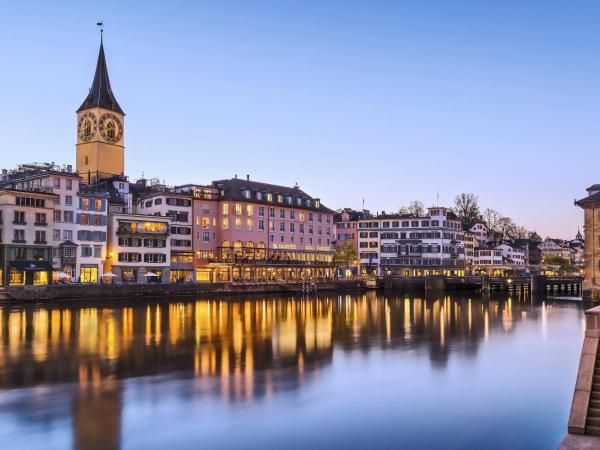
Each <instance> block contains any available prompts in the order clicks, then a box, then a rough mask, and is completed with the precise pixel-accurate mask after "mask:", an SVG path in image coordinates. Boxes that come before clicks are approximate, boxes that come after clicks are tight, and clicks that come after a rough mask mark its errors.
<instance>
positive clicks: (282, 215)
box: [279, 209, 285, 219]
mask: <svg viewBox="0 0 600 450" xmlns="http://www.w3.org/2000/svg"><path fill="white" fill-rule="evenodd" d="M279 218H280V219H285V209H280V210H279Z"/></svg>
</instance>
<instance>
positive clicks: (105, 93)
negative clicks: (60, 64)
mask: <svg viewBox="0 0 600 450" xmlns="http://www.w3.org/2000/svg"><path fill="white" fill-rule="evenodd" d="M96 25H98V26H99V27H100V50H99V52H98V62H97V63H96V72H95V73H94V80H93V81H92V87H91V88H90V92H89V93H88V95H87V96H86V98H85V100H84V101H83V103H82V104H81V106H80V107H79V109H78V110H77V112H80V111H82V110H84V109H90V108H104V109H108V110H110V111H114V112H118V113H120V114H123V115H124V114H125V113H124V112H123V110H122V109H121V107H120V106H119V103H118V102H117V99H116V98H115V95H114V94H113V91H112V89H111V87H110V79H109V78H108V67H107V65H106V56H105V55H104V39H103V35H104V29H103V22H102V21H100V22H98V23H97V24H96Z"/></svg>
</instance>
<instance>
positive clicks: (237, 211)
mask: <svg viewBox="0 0 600 450" xmlns="http://www.w3.org/2000/svg"><path fill="white" fill-rule="evenodd" d="M235 214H236V215H237V216H239V215H241V214H242V204H241V203H236V204H235Z"/></svg>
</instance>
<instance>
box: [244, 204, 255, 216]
mask: <svg viewBox="0 0 600 450" xmlns="http://www.w3.org/2000/svg"><path fill="white" fill-rule="evenodd" d="M252 214H254V206H252V205H246V215H248V216H251V215H252Z"/></svg>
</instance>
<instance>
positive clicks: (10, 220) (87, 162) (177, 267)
mask: <svg viewBox="0 0 600 450" xmlns="http://www.w3.org/2000/svg"><path fill="white" fill-rule="evenodd" d="M124 119H125V113H124V112H123V110H122V109H121V106H120V105H119V103H118V102H117V100H116V98H115V96H114V93H113V91H112V88H111V85H110V80H109V77H108V69H107V64H106V58H105V54H104V46H103V43H102V41H101V43H100V50H99V53H98V61H97V64H96V71H95V74H94V79H93V81H92V86H91V88H90V90H89V93H88V95H87V96H86V97H85V100H84V101H83V103H82V104H81V106H80V107H79V109H78V110H77V145H76V164H77V165H76V169H75V170H73V168H72V166H71V165H64V166H59V165H57V164H54V163H41V164H40V163H33V164H22V165H20V166H18V167H17V168H15V169H13V170H6V169H5V170H3V171H2V173H1V175H0V283H1V284H2V285H36V284H47V283H51V282H53V281H54V282H56V281H58V280H65V279H66V280H72V281H78V282H82V283H95V282H101V281H103V280H105V281H109V280H113V281H114V280H117V281H124V282H141V283H144V282H152V281H154V282H190V281H198V282H216V281H232V280H243V281H256V282H264V281H270V280H278V281H294V280H302V279H319V278H327V277H332V276H334V275H335V266H334V262H333V257H334V251H333V240H334V234H335V231H334V223H333V215H334V211H332V210H330V209H329V208H327V207H326V206H325V205H323V204H322V203H321V201H320V199H319V198H314V197H312V196H310V195H308V194H307V193H305V192H304V191H303V190H301V189H300V188H299V187H298V186H297V185H296V186H294V187H285V186H278V185H274V184H267V183H259V182H256V181H253V180H250V177H249V176H246V178H244V179H241V178H238V177H237V176H235V177H234V178H232V179H225V180H218V181H213V182H212V183H209V184H206V185H201V184H198V185H195V184H188V185H183V186H173V187H169V186H166V185H165V184H161V183H160V182H158V181H156V180H145V179H140V180H137V181H135V182H130V181H129V179H128V178H127V176H126V175H125V173H124V167H125V147H124V142H125V141H124V136H125V133H124V125H125V121H124Z"/></svg>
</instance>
